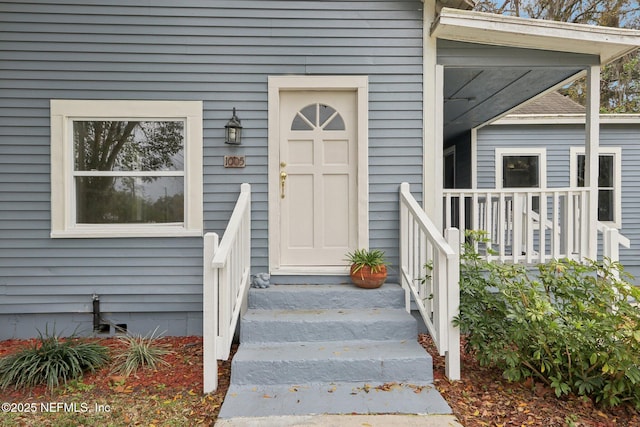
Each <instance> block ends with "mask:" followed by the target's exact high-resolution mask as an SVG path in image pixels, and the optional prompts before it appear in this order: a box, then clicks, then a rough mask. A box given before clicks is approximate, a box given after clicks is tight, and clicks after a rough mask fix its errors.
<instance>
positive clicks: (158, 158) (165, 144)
mask: <svg viewBox="0 0 640 427" xmlns="http://www.w3.org/2000/svg"><path fill="white" fill-rule="evenodd" d="M73 143H74V145H73V147H74V159H75V170H76V171H134V170H135V171H161V170H184V122H182V121H154V122H152V121H140V122H138V121H77V120H76V121H74V122H73Z"/></svg>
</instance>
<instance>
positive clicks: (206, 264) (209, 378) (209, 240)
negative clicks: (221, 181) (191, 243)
mask: <svg viewBox="0 0 640 427" xmlns="http://www.w3.org/2000/svg"><path fill="white" fill-rule="evenodd" d="M218 242H219V237H218V235H217V234H216V233H207V234H205V235H204V242H203V244H204V248H203V262H202V265H203V271H202V280H203V287H202V322H203V324H202V334H203V337H204V339H203V344H202V347H203V348H202V350H203V353H202V360H203V380H204V384H203V389H204V392H205V393H211V392H213V391H216V389H217V388H218V359H217V355H216V353H217V349H216V343H217V341H218V273H217V270H216V269H214V268H213V267H212V266H211V260H212V259H213V255H214V254H215V252H216V250H217V249H218Z"/></svg>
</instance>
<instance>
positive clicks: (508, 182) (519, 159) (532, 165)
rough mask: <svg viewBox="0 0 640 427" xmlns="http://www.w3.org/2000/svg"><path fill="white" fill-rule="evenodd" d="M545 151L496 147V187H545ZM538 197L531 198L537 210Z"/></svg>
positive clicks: (541, 149) (533, 206)
mask: <svg viewBox="0 0 640 427" xmlns="http://www.w3.org/2000/svg"><path fill="white" fill-rule="evenodd" d="M546 187H547V151H546V149H545V148H496V188H546ZM539 204H540V198H539V197H538V196H534V197H533V198H532V208H533V210H534V211H535V212H538V211H539Z"/></svg>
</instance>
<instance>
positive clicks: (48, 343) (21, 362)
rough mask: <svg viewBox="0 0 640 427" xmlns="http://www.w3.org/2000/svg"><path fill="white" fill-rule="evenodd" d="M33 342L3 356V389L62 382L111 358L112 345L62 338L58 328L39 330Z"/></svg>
mask: <svg viewBox="0 0 640 427" xmlns="http://www.w3.org/2000/svg"><path fill="white" fill-rule="evenodd" d="M38 335H39V336H38V338H37V339H36V340H35V342H34V343H33V344H32V345H31V346H30V347H27V348H25V349H23V350H21V351H18V352H17V353H13V354H10V355H8V356H5V357H3V358H1V359H0V389H6V388H8V387H11V386H13V387H14V388H16V389H19V388H27V387H33V386H36V385H40V384H45V385H46V386H47V388H48V389H49V390H52V389H53V388H55V387H57V386H59V385H60V384H61V383H63V384H66V383H67V381H69V380H73V379H76V378H80V377H82V375H83V373H84V372H86V371H91V372H94V371H95V370H96V369H98V368H100V367H101V366H103V365H104V364H105V363H106V362H107V361H108V360H109V349H108V348H107V347H105V346H103V345H101V344H100V343H97V342H91V341H87V340H83V339H80V338H77V337H76V336H75V335H72V336H71V337H69V338H65V339H60V338H59V337H58V336H57V335H56V333H55V330H54V331H53V332H52V333H51V334H49V330H48V327H47V329H46V330H45V333H44V334H42V332H40V331H38Z"/></svg>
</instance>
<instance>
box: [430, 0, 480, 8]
mask: <svg viewBox="0 0 640 427" xmlns="http://www.w3.org/2000/svg"><path fill="white" fill-rule="evenodd" d="M476 3H477V1H476V0H438V6H439V7H454V8H456V9H467V10H468V9H473V8H474V7H475V6H476Z"/></svg>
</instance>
